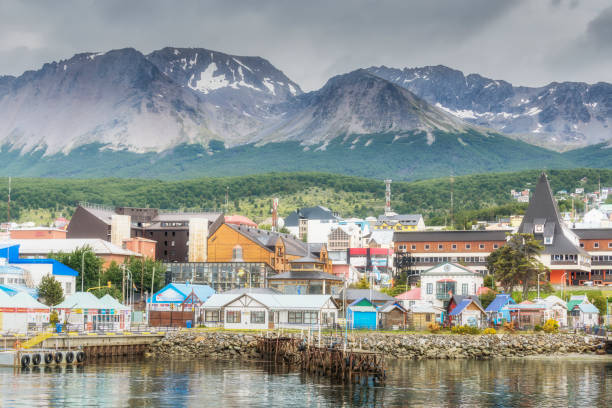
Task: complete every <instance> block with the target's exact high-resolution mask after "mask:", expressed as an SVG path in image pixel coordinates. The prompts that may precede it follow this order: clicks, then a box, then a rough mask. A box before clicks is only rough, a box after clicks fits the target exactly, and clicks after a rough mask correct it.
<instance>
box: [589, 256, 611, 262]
mask: <svg viewBox="0 0 612 408" xmlns="http://www.w3.org/2000/svg"><path fill="white" fill-rule="evenodd" d="M591 260H592V261H612V255H595V256H592V257H591Z"/></svg>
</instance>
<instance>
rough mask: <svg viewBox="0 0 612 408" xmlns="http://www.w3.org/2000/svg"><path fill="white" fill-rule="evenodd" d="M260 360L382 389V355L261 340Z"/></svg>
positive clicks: (336, 346) (334, 345)
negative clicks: (295, 366)
mask: <svg viewBox="0 0 612 408" xmlns="http://www.w3.org/2000/svg"><path fill="white" fill-rule="evenodd" d="M258 350H259V352H260V353H261V354H262V357H263V358H264V359H266V360H268V361H273V362H275V363H283V364H290V365H298V364H299V365H300V367H301V369H302V371H304V372H307V373H310V374H313V375H318V376H325V377H328V378H333V379H336V380H340V381H344V382H353V383H363V384H369V383H370V381H371V383H372V384H373V385H384V383H385V380H386V369H385V358H384V356H383V355H382V354H381V353H376V352H370V351H364V350H346V349H344V348H341V344H340V343H331V344H330V345H329V346H321V345H317V346H315V345H310V344H307V343H306V342H305V341H304V340H302V339H298V338H291V337H260V338H259V339H258Z"/></svg>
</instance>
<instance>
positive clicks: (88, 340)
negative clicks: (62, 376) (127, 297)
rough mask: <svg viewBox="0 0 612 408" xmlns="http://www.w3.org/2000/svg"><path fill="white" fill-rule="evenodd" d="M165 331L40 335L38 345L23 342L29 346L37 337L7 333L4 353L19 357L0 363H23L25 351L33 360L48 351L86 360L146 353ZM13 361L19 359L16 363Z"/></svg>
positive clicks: (1, 342)
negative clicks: (31, 345)
mask: <svg viewBox="0 0 612 408" xmlns="http://www.w3.org/2000/svg"><path fill="white" fill-rule="evenodd" d="M165 335H166V333H163V332H160V333H155V332H151V333H146V334H145V333H140V334H133V333H122V334H117V333H112V334H110V333H107V334H92V333H87V334H80V335H79V334H73V335H72V334H69V335H58V334H53V335H47V336H44V337H42V338H40V337H39V336H37V337H39V339H40V341H36V349H28V348H24V347H23V346H24V345H26V346H27V345H28V344H29V343H30V342H32V340H34V339H36V337H33V338H30V339H28V338H27V337H8V336H5V337H2V338H1V339H0V349H3V350H4V351H3V353H5V354H6V355H7V356H8V355H11V356H12V355H13V354H14V355H15V356H17V358H16V359H14V358H13V357H7V358H6V359H4V360H6V361H4V360H2V362H0V365H6V364H7V362H9V364H8V365H13V364H22V360H21V357H22V355H29V356H30V360H32V359H33V358H34V356H35V355H36V354H41V355H42V356H44V355H46V354H48V353H51V354H52V355H53V356H55V355H56V354H58V353H59V354H62V356H67V355H68V353H72V354H74V356H76V355H77V354H78V355H79V356H81V355H82V356H83V360H91V359H96V358H101V357H115V356H136V355H141V354H143V353H144V352H145V351H146V350H147V348H148V347H149V345H150V344H152V343H153V342H155V341H156V340H159V339H160V338H163V337H164V336H165ZM3 346H4V347H3ZM16 346H17V347H16ZM11 352H12V353H11ZM80 353H82V354H80ZM13 361H16V362H18V363H13ZM80 362H81V361H79V363H80ZM22 365H23V364H22Z"/></svg>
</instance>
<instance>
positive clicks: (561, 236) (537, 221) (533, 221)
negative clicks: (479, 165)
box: [518, 173, 591, 284]
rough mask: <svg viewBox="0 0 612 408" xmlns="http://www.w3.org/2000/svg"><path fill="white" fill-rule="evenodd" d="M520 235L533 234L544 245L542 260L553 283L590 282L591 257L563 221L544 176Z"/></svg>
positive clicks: (537, 188)
mask: <svg viewBox="0 0 612 408" xmlns="http://www.w3.org/2000/svg"><path fill="white" fill-rule="evenodd" d="M518 232H520V233H523V234H533V235H534V237H535V238H536V239H537V240H539V241H540V242H541V243H542V244H543V245H544V250H543V251H542V254H541V256H540V261H541V262H542V263H543V264H544V265H546V266H548V267H549V268H550V282H551V283H556V284H561V283H564V282H571V281H573V280H588V279H589V274H590V270H591V268H590V256H589V254H588V253H587V252H586V251H585V250H584V249H582V248H580V240H579V238H578V236H577V235H576V234H575V233H574V232H573V231H571V230H570V229H569V228H568V227H567V225H565V222H563V220H562V219H561V214H560V212H559V207H558V206H557V202H556V200H555V197H554V196H553V193H552V190H551V189H550V184H549V183H548V177H546V174H545V173H542V175H541V176H540V179H539V180H538V184H537V186H536V189H535V193H534V194H533V196H532V197H531V200H529V206H528V207H527V212H526V213H525V216H524V217H523V221H522V222H521V225H520V227H519V230H518Z"/></svg>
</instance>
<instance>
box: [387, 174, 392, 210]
mask: <svg viewBox="0 0 612 408" xmlns="http://www.w3.org/2000/svg"><path fill="white" fill-rule="evenodd" d="M391 181H392V180H391V179H386V180H385V215H391Z"/></svg>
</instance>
